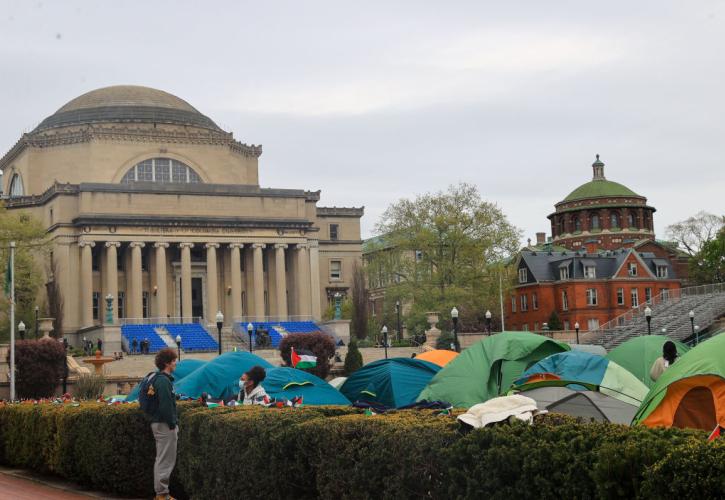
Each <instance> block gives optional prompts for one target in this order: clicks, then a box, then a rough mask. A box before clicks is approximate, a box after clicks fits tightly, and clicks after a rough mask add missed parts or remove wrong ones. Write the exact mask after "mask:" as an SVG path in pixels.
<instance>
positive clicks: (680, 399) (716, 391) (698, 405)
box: [632, 335, 725, 431]
mask: <svg viewBox="0 0 725 500" xmlns="http://www.w3.org/2000/svg"><path fill="white" fill-rule="evenodd" d="M632 423H633V424H644V425H647V426H649V427H692V428H697V429H703V430H707V431H711V430H713V429H714V428H715V426H716V425H720V426H721V427H725V335H718V336H716V337H713V338H711V339H709V340H706V341H705V342H702V343H701V344H699V345H697V346H696V347H693V348H692V349H690V350H689V351H688V352H686V353H685V354H683V355H682V357H681V358H680V359H678V360H677V362H676V363H675V364H673V365H672V366H670V367H669V368H667V369H666V370H665V371H664V373H663V374H662V376H661V377H660V378H659V379H657V381H656V382H655V384H654V385H653V386H652V388H651V389H650V391H649V393H648V394H647V397H646V398H645V400H644V402H643V403H642V406H640V408H639V410H638V411H637V414H636V415H635V417H634V420H633V422H632Z"/></svg>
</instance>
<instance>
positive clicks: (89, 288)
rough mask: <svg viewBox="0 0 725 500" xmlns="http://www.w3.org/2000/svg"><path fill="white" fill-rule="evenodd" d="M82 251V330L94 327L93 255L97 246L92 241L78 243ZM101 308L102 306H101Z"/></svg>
mask: <svg viewBox="0 0 725 500" xmlns="http://www.w3.org/2000/svg"><path fill="white" fill-rule="evenodd" d="M78 246H79V247H80V249H81V272H80V275H81V294H80V295H81V328H86V327H89V326H93V254H92V253H91V252H92V248H93V247H94V246H96V244H95V243H94V242H92V241H84V240H81V241H79V242H78ZM99 307H100V304H99Z"/></svg>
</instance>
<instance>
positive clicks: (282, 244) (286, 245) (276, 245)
mask: <svg viewBox="0 0 725 500" xmlns="http://www.w3.org/2000/svg"><path fill="white" fill-rule="evenodd" d="M287 247H289V245H288V244H287V243H275V244H274V248H277V249H280V248H281V249H283V250H284V249H285V248H287Z"/></svg>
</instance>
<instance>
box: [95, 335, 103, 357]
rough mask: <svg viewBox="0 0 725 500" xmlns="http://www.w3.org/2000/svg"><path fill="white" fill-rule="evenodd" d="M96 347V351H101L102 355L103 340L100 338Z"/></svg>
mask: <svg viewBox="0 0 725 500" xmlns="http://www.w3.org/2000/svg"><path fill="white" fill-rule="evenodd" d="M96 345H97V346H98V350H99V351H101V354H103V340H102V339H101V338H100V337H99V339H98V342H97V343H96Z"/></svg>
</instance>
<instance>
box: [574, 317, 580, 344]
mask: <svg viewBox="0 0 725 500" xmlns="http://www.w3.org/2000/svg"><path fill="white" fill-rule="evenodd" d="M574 330H576V343H577V344H579V322H578V321H577V322H576V323H574Z"/></svg>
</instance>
